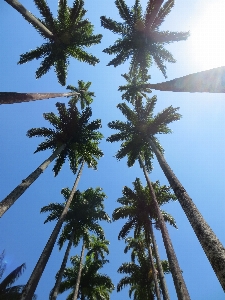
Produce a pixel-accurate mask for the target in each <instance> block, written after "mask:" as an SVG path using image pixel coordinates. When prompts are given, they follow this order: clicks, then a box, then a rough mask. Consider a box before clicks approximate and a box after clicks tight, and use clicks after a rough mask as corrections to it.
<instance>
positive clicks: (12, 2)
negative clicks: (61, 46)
mask: <svg viewBox="0 0 225 300" xmlns="http://www.w3.org/2000/svg"><path fill="white" fill-rule="evenodd" d="M5 2H7V3H8V4H9V5H11V6H12V7H13V8H15V9H16V10H17V11H18V12H19V13H20V14H21V15H22V16H23V17H24V19H26V20H27V21H28V22H29V23H31V24H32V25H33V26H34V27H37V28H38V29H39V30H40V31H41V32H42V33H43V34H44V35H45V36H46V38H48V39H53V38H54V35H53V33H52V32H51V31H49V30H48V28H46V27H45V26H44V24H42V23H41V22H40V21H39V20H38V19H37V18H36V17H35V16H34V15H32V13H30V12H29V11H28V10H27V9H26V8H25V7H24V6H23V5H22V4H21V3H20V2H19V1H17V0H5Z"/></svg>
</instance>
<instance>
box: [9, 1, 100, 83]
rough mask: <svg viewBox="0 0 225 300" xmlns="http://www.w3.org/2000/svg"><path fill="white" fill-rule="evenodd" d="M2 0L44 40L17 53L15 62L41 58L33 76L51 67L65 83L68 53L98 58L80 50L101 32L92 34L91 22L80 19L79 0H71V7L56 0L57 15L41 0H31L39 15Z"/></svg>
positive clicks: (87, 59)
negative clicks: (33, 48) (38, 17)
mask: <svg viewBox="0 0 225 300" xmlns="http://www.w3.org/2000/svg"><path fill="white" fill-rule="evenodd" d="M5 1H6V2H7V3H8V4H10V5H11V6H12V7H14V8H15V9H16V10H17V11H18V12H19V13H21V14H22V16H23V17H24V18H25V19H26V20H27V21H28V22H29V23H31V24H32V25H33V26H34V28H35V29H36V30H37V31H38V32H39V33H40V35H41V36H42V37H43V38H44V39H45V40H46V41H45V43H44V44H42V45H41V46H40V47H37V48H36V49H35V50H31V51H29V52H26V53H25V54H22V55H20V60H19V62H18V64H24V63H27V62H28V61H31V60H33V59H39V58H44V60H43V61H42V62H41V66H40V67H39V68H38V69H37V71H36V78H40V77H41V76H43V75H44V74H45V73H47V72H48V71H49V70H50V68H51V67H54V68H55V71H56V75H57V78H58V81H59V83H60V84H61V85H65V84H66V76H67V68H68V65H69V57H74V58H75V59H77V60H79V61H84V62H87V63H89V64H90V65H95V64H96V63H98V62H99V59H97V58H96V57H95V56H93V55H91V54H89V53H87V52H86V51H85V50H84V48H85V47H90V46H92V45H95V44H99V43H100V41H101V38H102V35H101V34H97V35H94V34H93V28H94V26H93V25H92V24H91V23H90V22H89V21H88V19H84V15H85V13H86V10H85V9H84V7H83V6H84V1H83V0H75V1H74V2H73V6H72V7H68V6H67V1H66V0H59V2H58V16H57V18H54V17H53V15H52V13H51V11H50V8H49V7H48V5H47V3H46V1H45V0H34V3H35V5H36V7H37V8H38V10H39V12H40V14H41V16H42V18H43V19H37V18H36V17H34V16H33V15H32V14H30V13H29V12H28V11H27V10H26V8H25V7H23V6H22V5H21V3H19V2H18V1H17V0H5Z"/></svg>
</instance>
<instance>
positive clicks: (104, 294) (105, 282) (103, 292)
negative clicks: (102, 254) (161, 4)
mask: <svg viewBox="0 0 225 300" xmlns="http://www.w3.org/2000/svg"><path fill="white" fill-rule="evenodd" d="M107 262H108V260H102V259H101V260H96V259H94V257H93V255H89V256H86V258H85V262H84V265H83V268H82V273H81V281H80V286H79V293H78V297H79V298H80V299H84V300H92V299H99V300H109V299H110V293H111V292H112V290H113V289H114V285H113V283H112V281H111V279H110V278H109V276H107V275H105V274H100V273H99V269H101V268H102V267H103V266H104V264H106V263H107ZM71 263H72V267H70V268H66V270H65V272H64V279H65V280H64V281H63V282H62V283H61V286H60V293H63V292H65V291H67V290H70V289H72V292H71V293H70V294H69V296H68V297H67V298H66V299H67V300H72V299H73V298H72V297H73V292H74V286H75V282H76V279H77V274H78V268H79V256H74V257H72V258H71Z"/></svg>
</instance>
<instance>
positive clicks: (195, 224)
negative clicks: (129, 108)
mask: <svg viewBox="0 0 225 300" xmlns="http://www.w3.org/2000/svg"><path fill="white" fill-rule="evenodd" d="M149 145H150V146H151V148H152V150H153V152H154V153H155V155H156V157H157V160H158V162H159V164H160V166H161V168H162V170H163V172H164V174H165V176H166V178H167V180H168V181H169V184H170V186H171V187H172V189H173V191H174V193H175V195H176V196H177V199H178V201H179V202H180V205H181V207H182V208H183V210H184V212H185V214H186V216H187V218H188V220H189V222H190V224H191V226H192V228H193V230H194V232H195V234H196V236H197V238H198V240H199V242H200V244H201V246H202V248H203V250H204V252H205V254H206V256H207V258H208V260H209V262H210V264H211V266H212V268H213V270H214V272H215V274H216V276H217V278H218V280H219V282H220V284H221V286H222V288H223V290H224V292H225V248H224V247H223V245H222V244H221V242H220V241H219V239H218V238H217V237H216V235H215V233H214V232H213V231H212V229H211V228H210V226H209V225H208V224H207V223H206V221H205V220H204V218H203V217H202V215H201V214H200V212H199V210H198V209H197V207H196V205H195V204H194V203H193V201H192V199H191V198H190V197H189V195H188V194H187V192H186V190H185V189H184V187H183V186H182V184H181V183H180V181H179V180H178V179H177V177H176V176H175V174H174V173H173V171H172V169H171V168H170V167H169V165H168V164H167V162H166V160H165V158H164V156H163V155H162V154H161V153H160V151H159V150H158V149H157V147H156V145H155V143H154V142H153V141H152V140H151V139H149Z"/></svg>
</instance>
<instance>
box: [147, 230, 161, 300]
mask: <svg viewBox="0 0 225 300" xmlns="http://www.w3.org/2000/svg"><path fill="white" fill-rule="evenodd" d="M147 244H148V255H149V259H150V262H151V266H152V272H153V278H154V282H155V294H156V298H157V299H158V300H160V299H161V297H160V290H159V283H158V279H157V273H156V268H155V264H154V260H153V255H152V248H151V245H150V237H149V235H148V236H147Z"/></svg>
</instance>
